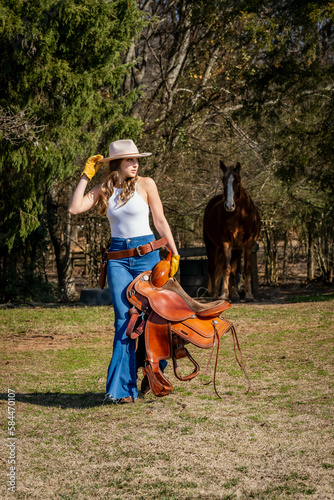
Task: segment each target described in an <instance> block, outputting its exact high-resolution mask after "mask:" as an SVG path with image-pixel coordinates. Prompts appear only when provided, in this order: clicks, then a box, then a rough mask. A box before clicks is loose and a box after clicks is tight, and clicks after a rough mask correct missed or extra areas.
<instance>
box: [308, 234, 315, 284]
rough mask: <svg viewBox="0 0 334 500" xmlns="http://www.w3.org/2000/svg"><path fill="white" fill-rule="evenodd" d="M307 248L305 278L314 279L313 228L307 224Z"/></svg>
mask: <svg viewBox="0 0 334 500" xmlns="http://www.w3.org/2000/svg"><path fill="white" fill-rule="evenodd" d="M307 231H308V248H307V280H308V281H312V280H314V242H313V228H312V226H310V225H308V227H307Z"/></svg>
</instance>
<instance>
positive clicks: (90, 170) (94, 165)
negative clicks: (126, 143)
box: [81, 155, 103, 181]
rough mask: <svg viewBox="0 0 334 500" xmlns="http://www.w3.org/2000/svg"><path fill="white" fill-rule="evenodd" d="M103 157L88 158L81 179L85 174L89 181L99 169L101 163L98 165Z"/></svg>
mask: <svg viewBox="0 0 334 500" xmlns="http://www.w3.org/2000/svg"><path fill="white" fill-rule="evenodd" d="M102 158H103V156H102V155H94V156H91V157H90V158H88V160H87V162H86V165H85V169H84V171H83V172H82V174H81V177H82V176H83V175H84V174H86V175H87V177H88V179H89V180H90V181H91V180H92V179H93V177H94V175H95V174H96V172H97V171H98V170H99V168H100V167H101V165H102V163H99V161H100V160H102Z"/></svg>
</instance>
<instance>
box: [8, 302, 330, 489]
mask: <svg viewBox="0 0 334 500" xmlns="http://www.w3.org/2000/svg"><path fill="white" fill-rule="evenodd" d="M332 298H333V297H332ZM301 300H302V299H301ZM333 305H334V302H333V300H327V301H320V300H318V299H317V301H315V302H297V303H289V304H283V305H282V304H279V305H277V304H266V305H262V304H261V305H259V304H253V305H243V304H239V305H236V306H234V307H232V309H230V310H229V311H227V312H226V314H225V316H226V318H227V319H230V320H231V321H233V322H234V324H235V326H236V329H237V332H238V337H239V341H240V344H241V348H242V352H243V356H244V359H245V363H246V366H247V369H248V373H249V375H250V378H251V380H252V383H253V386H254V392H252V393H249V394H246V388H247V384H246V381H245V378H244V375H243V372H242V371H241V370H240V368H239V367H238V365H237V363H236V361H235V359H234V354H233V343H232V339H231V337H230V336H228V337H227V338H225V339H223V342H222V344H221V354H220V359H219V371H218V374H217V379H218V382H217V385H218V390H219V391H220V393H221V395H222V399H221V400H219V399H218V398H217V397H216V395H215V393H214V392H213V387H212V385H206V386H203V385H201V383H200V378H199V377H197V379H195V380H193V381H191V382H180V381H178V380H177V379H175V377H174V375H173V374H172V371H171V367H170V366H169V367H168V368H167V372H166V373H167V377H168V378H169V379H170V380H171V381H172V383H173V384H174V391H173V393H172V394H171V395H169V396H167V397H165V398H162V399H157V398H154V397H153V396H152V395H150V394H148V395H146V396H145V397H140V398H139V399H138V400H137V402H136V404H134V405H125V406H112V407H110V406H103V405H102V400H103V396H104V389H105V377H106V370H107V366H108V363H109V360H110V357H111V346H112V340H113V326H112V325H113V314H112V309H111V308H108V307H92V308H83V307H59V308H16V309H2V310H0V320H1V344H2V346H1V349H2V352H3V353H4V355H3V363H2V367H1V387H2V388H3V389H2V395H1V417H2V418H1V422H2V435H3V437H4V438H5V439H4V440H3V443H4V442H5V444H6V442H8V437H9V434H8V427H7V416H8V413H7V411H8V401H7V389H8V388H10V389H12V390H14V391H15V419H16V428H15V437H16V441H15V460H16V464H15V466H16V470H15V474H16V475H15V481H16V493H10V492H8V491H6V489H7V485H6V481H7V479H8V476H7V474H8V473H9V467H10V465H9V464H8V456H9V453H10V451H9V450H10V448H9V447H7V448H6V446H4V447H2V449H3V450H4V453H2V454H1V455H2V456H1V476H2V481H1V488H2V491H1V492H0V496H1V498H18V499H25V498H38V499H39V498H41V499H44V498H45V499H47V498H56V499H91V498H97V499H114V498H124V499H127V498H129V499H132V498H133V499H152V498H154V499H155V498H156V499H234V498H235V499H239V498H240V499H249V498H254V499H284V498H293V499H302V498H307V499H308V498H310V499H315V498H317V499H333V498H334V487H333V467H334V456H333V435H332V432H333V419H332V408H333V407H332V401H333V352H334V350H333V333H334V327H333V313H334V307H333ZM192 354H193V355H194V356H195V358H196V359H197V360H198V361H199V362H200V364H201V367H202V368H203V367H204V366H205V361H206V360H207V358H208V354H209V353H208V352H207V351H203V350H199V349H196V348H195V349H192ZM11 407H13V405H12V406H11Z"/></svg>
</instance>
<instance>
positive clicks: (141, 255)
mask: <svg viewBox="0 0 334 500" xmlns="http://www.w3.org/2000/svg"><path fill="white" fill-rule="evenodd" d="M141 247H142V245H140V246H139V247H136V250H137V252H138V255H139V257H143V255H145V254H144V253H141V250H139V249H140V248H141Z"/></svg>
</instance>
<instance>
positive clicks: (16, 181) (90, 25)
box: [0, 0, 146, 252]
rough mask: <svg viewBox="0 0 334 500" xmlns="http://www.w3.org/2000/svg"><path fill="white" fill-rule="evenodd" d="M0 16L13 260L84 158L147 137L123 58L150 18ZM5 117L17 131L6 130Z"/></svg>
mask: <svg viewBox="0 0 334 500" xmlns="http://www.w3.org/2000/svg"><path fill="white" fill-rule="evenodd" d="M0 15H1V19H2V23H1V26H0V44H1V53H0V67H1V72H0V125H1V123H2V124H4V125H3V127H2V128H1V127H0V133H1V135H0V175H1V185H0V196H1V203H0V220H1V230H0V232H1V242H2V252H6V250H5V247H6V248H7V249H9V250H10V249H12V248H13V246H14V245H15V246H17V245H19V244H22V241H24V239H25V238H27V236H28V235H29V234H30V233H31V232H32V231H34V230H35V229H36V228H37V227H38V226H39V225H40V218H41V214H42V212H43V210H44V207H45V195H46V193H48V192H51V193H53V194H54V192H55V189H56V187H57V185H58V183H59V181H62V180H63V179H66V178H67V177H69V176H70V175H71V174H73V172H74V171H76V169H78V168H82V163H83V159H84V158H87V157H88V156H90V155H92V154H95V153H97V152H99V153H101V154H105V153H106V151H107V145H108V144H109V142H110V141H111V140H113V139H115V138H118V137H121V136H122V137H124V136H131V137H134V136H135V135H136V134H137V133H138V131H139V130H140V127H141V122H140V120H137V119H134V118H132V117H131V116H129V112H128V110H129V109H130V108H131V106H132V105H133V103H134V101H135V100H136V99H137V97H138V92H137V91H132V92H129V93H127V94H125V93H121V92H120V87H121V84H122V82H123V79H124V75H125V74H126V72H127V66H126V65H125V64H123V63H122V58H121V56H122V53H123V52H124V51H125V50H126V49H127V48H128V47H129V45H130V43H131V41H132V40H133V39H134V38H135V37H136V36H137V35H138V33H139V32H140V31H141V29H142V27H143V26H144V25H145V23H146V19H145V16H144V15H143V13H141V12H140V11H139V10H138V9H137V5H136V2H135V1H134V0H111V1H104V0H3V1H2V2H1V3H0ZM6 116H7V117H8V116H12V117H13V119H14V122H15V119H16V122H15V123H16V127H15V126H12V128H11V129H9V125H8V124H7V129H6V123H5V122H4V120H3V119H2V118H4V117H6ZM1 117H2V118H1ZM20 119H21V122H20ZM27 124H28V125H27ZM29 124H30V125H29ZM12 125H13V124H12ZM25 125H27V127H28V128H25ZM29 127H30V128H29Z"/></svg>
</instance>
